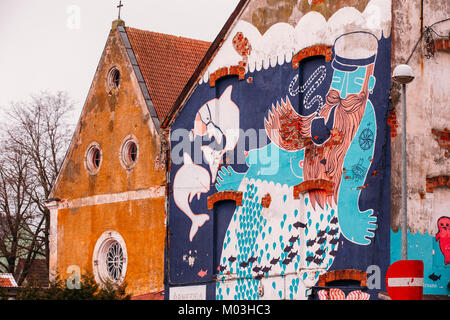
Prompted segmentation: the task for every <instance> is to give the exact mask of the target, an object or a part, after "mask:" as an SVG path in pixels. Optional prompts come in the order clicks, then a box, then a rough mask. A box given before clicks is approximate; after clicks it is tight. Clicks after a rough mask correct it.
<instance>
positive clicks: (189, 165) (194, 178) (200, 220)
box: [173, 153, 210, 242]
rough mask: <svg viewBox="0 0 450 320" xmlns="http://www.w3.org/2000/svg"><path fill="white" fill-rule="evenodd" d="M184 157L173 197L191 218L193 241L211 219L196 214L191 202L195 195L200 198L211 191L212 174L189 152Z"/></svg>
mask: <svg viewBox="0 0 450 320" xmlns="http://www.w3.org/2000/svg"><path fill="white" fill-rule="evenodd" d="M183 157H184V163H183V166H182V167H181V168H180V169H179V170H178V171H177V174H176V175H175V178H174V181H173V198H174V201H175V204H176V205H177V206H178V208H180V210H181V211H183V212H184V214H185V215H186V216H187V217H188V218H189V219H191V222H192V225H191V229H190V232H189V241H191V242H192V239H194V237H195V235H196V233H197V231H198V229H199V228H200V227H202V226H203V225H204V224H205V222H206V221H208V220H209V215H207V214H195V213H194V212H192V210H191V207H190V203H191V202H192V199H193V198H194V197H195V196H197V199H200V195H201V194H202V193H207V192H208V191H209V188H210V176H209V172H208V170H206V169H204V168H203V167H201V166H199V165H196V164H195V163H193V161H192V159H191V157H190V156H189V155H188V154H187V153H184V155H183Z"/></svg>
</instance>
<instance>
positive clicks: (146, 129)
mask: <svg viewBox="0 0 450 320" xmlns="http://www.w3.org/2000/svg"><path fill="white" fill-rule="evenodd" d="M113 66H115V67H117V68H118V69H119V70H120V72H121V84H120V88H119V89H118V90H117V91H112V92H111V91H108V90H107V82H106V78H107V74H108V72H109V70H110V69H111V68H112V67H113ZM130 134H132V135H134V137H135V138H136V141H137V145H138V158H137V163H136V165H135V166H134V167H133V168H132V169H128V170H127V169H125V168H123V167H122V166H121V163H120V161H119V152H120V148H121V144H122V142H123V141H124V139H125V138H126V137H127V136H129V135H130ZM93 141H95V142H97V143H98V144H99V146H100V148H101V151H102V162H101V166H100V170H99V171H98V173H97V174H95V175H90V174H89V173H88V171H87V170H86V168H85V164H84V158H85V154H86V150H87V148H88V146H89V144H91V143H92V142H93ZM160 149H161V148H160V141H159V135H158V134H157V132H156V130H155V128H154V126H153V122H152V120H151V118H150V116H149V112H148V110H147V106H146V104H145V101H144V99H143V97H142V95H141V91H140V88H139V86H138V83H137V80H136V77H135V75H134V73H133V70H132V67H131V65H130V63H129V61H128V57H127V54H126V51H125V49H124V48H123V45H122V40H121V38H120V36H119V33H118V32H117V31H116V30H115V29H113V30H112V31H111V33H110V35H109V38H108V41H107V43H106V46H105V49H104V52H103V55H102V58H101V60H100V63H99V66H98V69H97V73H96V75H95V77H94V80H93V83H92V86H91V89H90V91H89V94H88V97H87V99H86V103H85V106H84V109H83V111H82V114H81V117H80V120H79V123H78V126H77V129H76V132H75V134H74V138H73V141H72V143H71V146H70V149H69V151H68V153H67V157H66V161H65V163H64V165H63V167H62V170H61V174H60V176H59V179H58V182H57V186H56V188H55V189H54V192H53V195H52V196H53V197H54V198H59V199H61V202H59V204H58V206H59V208H60V210H59V212H58V216H57V219H56V221H57V229H56V230H57V237H56V247H57V257H56V271H58V272H59V273H60V275H61V276H62V277H67V276H68V274H66V269H67V267H68V266H70V265H78V266H79V267H80V268H81V272H83V271H85V270H89V271H91V272H92V268H93V267H92V263H93V250H94V246H95V244H96V242H97V240H98V239H99V237H100V235H101V234H102V233H103V232H105V231H107V230H115V231H117V232H118V233H119V234H121V236H122V237H123V238H124V241H125V245H126V247H127V251H128V258H129V261H128V267H127V272H126V277H125V281H127V283H128V290H129V292H131V293H132V294H133V295H139V294H146V293H149V292H154V291H161V290H162V289H163V277H164V261H163V260H164V259H163V258H164V241H165V165H164V164H162V163H161V162H160V159H161V150H160ZM52 261H54V260H52Z"/></svg>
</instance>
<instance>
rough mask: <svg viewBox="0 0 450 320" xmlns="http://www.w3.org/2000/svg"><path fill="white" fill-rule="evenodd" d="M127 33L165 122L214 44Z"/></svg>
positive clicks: (139, 31) (131, 29) (171, 36)
mask: <svg viewBox="0 0 450 320" xmlns="http://www.w3.org/2000/svg"><path fill="white" fill-rule="evenodd" d="M125 29H126V31H127V35H128V38H129V40H130V43H131V46H132V48H133V52H134V54H135V55H136V59H137V61H138V64H139V68H140V69H141V72H142V75H143V77H144V80H145V83H146V85H147V88H148V91H149V93H150V97H151V99H152V102H153V104H154V105H155V109H156V112H157V113H158V117H159V119H160V120H161V121H162V120H163V119H164V118H165V117H166V116H167V114H168V113H169V112H170V110H171V108H172V107H173V105H174V103H175V100H176V98H177V97H178V96H179V95H180V93H181V90H183V88H184V86H185V85H186V83H187V82H188V80H189V79H190V77H191V76H192V74H193V73H194V71H195V69H196V68H197V66H198V64H199V63H200V61H201V60H202V58H203V56H204V55H205V53H206V51H207V50H208V48H209V46H210V45H211V43H210V42H206V41H200V40H194V39H189V38H183V37H177V36H173V35H167V34H162V33H157V32H151V31H144V30H139V29H135V28H130V27H126V28H125Z"/></svg>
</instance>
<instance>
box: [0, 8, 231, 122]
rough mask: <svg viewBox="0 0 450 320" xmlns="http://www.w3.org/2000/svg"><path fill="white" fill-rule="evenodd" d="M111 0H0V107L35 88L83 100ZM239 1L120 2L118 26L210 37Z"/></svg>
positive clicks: (112, 14)
mask: <svg viewBox="0 0 450 320" xmlns="http://www.w3.org/2000/svg"><path fill="white" fill-rule="evenodd" d="M118 2H119V1H116V0H0V74H1V77H0V107H2V108H3V107H7V106H8V105H9V103H10V102H11V101H18V100H24V99H27V98H28V96H29V95H30V94H32V93H38V92H40V91H42V90H46V91H49V92H56V91H59V90H62V91H67V92H68V94H69V96H70V97H71V98H72V99H73V100H74V101H75V103H76V109H77V110H76V115H75V116H76V118H78V115H79V112H80V111H81V108H82V106H83V104H84V101H85V99H86V96H87V94H88V90H89V87H90V85H91V81H92V79H93V77H94V73H95V70H96V68H97V64H98V62H99V59H100V56H101V54H102V51H103V48H104V45H105V42H106V39H107V36H108V33H109V30H110V29H111V22H112V21H113V20H115V19H116V18H117V12H118V9H117V8H116V6H117V4H118ZM238 2H239V0H122V3H123V5H124V6H123V8H122V11H121V18H122V19H123V20H124V21H125V24H126V25H127V26H130V27H135V28H139V29H143V30H151V31H156V32H162V33H168V34H173V35H178V36H184V37H189V38H195V39H201V40H206V41H213V40H214V38H215V37H216V36H217V34H218V33H219V31H220V29H221V28H222V26H223V25H224V24H225V22H226V20H227V19H228V17H229V16H230V14H231V13H232V11H233V10H234V8H235V7H236V5H237V4H238Z"/></svg>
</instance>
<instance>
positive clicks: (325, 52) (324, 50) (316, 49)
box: [292, 45, 332, 69]
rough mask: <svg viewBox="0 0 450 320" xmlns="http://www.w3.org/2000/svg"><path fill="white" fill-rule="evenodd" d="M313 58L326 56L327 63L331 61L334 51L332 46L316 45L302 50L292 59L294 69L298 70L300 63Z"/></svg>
mask: <svg viewBox="0 0 450 320" xmlns="http://www.w3.org/2000/svg"><path fill="white" fill-rule="evenodd" d="M312 56H324V57H325V61H331V57H332V51H331V46H326V45H316V46H311V47H308V48H305V49H302V50H300V51H299V52H298V53H297V54H296V55H294V57H293V58H292V68H293V69H297V68H298V67H299V63H300V61H302V60H303V59H306V58H308V57H312Z"/></svg>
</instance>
